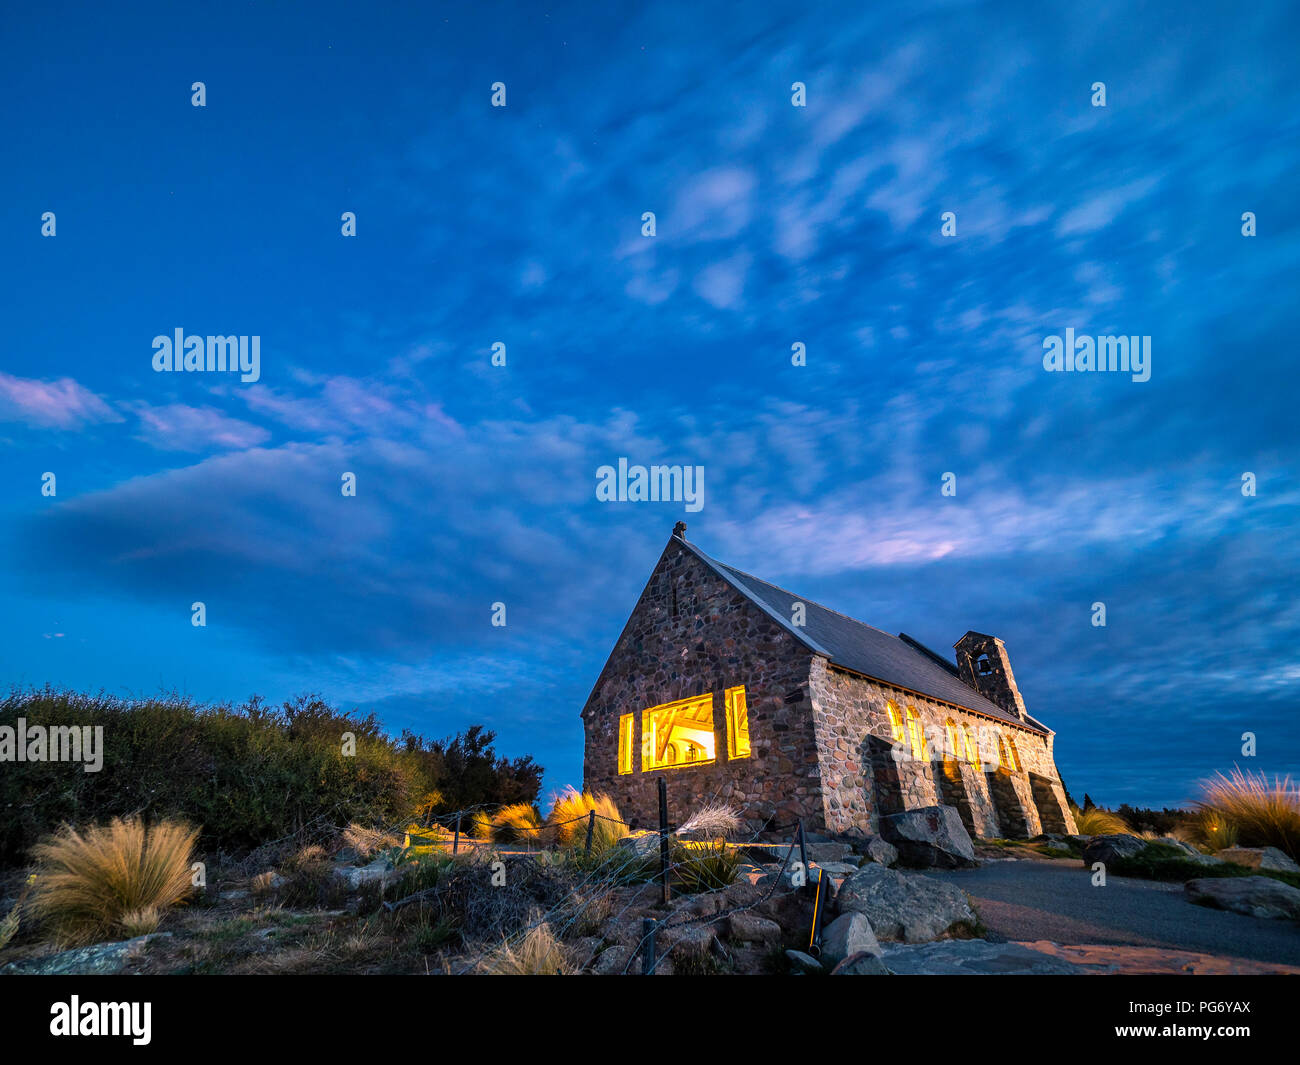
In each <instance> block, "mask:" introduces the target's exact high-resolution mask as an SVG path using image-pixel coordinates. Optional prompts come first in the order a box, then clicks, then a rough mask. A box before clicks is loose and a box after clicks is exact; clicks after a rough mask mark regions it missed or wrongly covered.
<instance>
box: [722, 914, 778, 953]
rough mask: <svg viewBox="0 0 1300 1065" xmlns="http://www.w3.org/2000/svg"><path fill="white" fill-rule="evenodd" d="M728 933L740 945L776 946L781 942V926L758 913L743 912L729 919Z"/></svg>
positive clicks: (732, 915)
mask: <svg viewBox="0 0 1300 1065" xmlns="http://www.w3.org/2000/svg"><path fill="white" fill-rule="evenodd" d="M727 933H728V935H729V936H730V937H731V938H732V939H734V940H736V942H738V943H765V944H767V945H768V946H775V945H776V944H778V943H780V942H781V926H780V925H779V924H777V923H776V922H775V921H769V920H768V919H767V918H766V917H760V916H759V915H758V914H756V913H749V912H747V911H741V912H739V913H733V914H731V916H729V917H728V918H727Z"/></svg>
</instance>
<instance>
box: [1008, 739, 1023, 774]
mask: <svg viewBox="0 0 1300 1065" xmlns="http://www.w3.org/2000/svg"><path fill="white" fill-rule="evenodd" d="M1007 768H1008V769H1010V770H1011V771H1012V772H1013V773H1019V772H1020V769H1021V765H1020V752H1019V751H1018V750H1016V741H1015V739H1014V738H1013V737H1011V736H1008V737H1007Z"/></svg>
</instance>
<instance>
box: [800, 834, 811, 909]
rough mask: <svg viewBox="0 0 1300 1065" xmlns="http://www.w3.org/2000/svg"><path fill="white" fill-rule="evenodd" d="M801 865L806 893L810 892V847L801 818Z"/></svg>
mask: <svg viewBox="0 0 1300 1065" xmlns="http://www.w3.org/2000/svg"><path fill="white" fill-rule="evenodd" d="M798 833H799V864H800V865H801V866H803V882H804V893H805V894H806V893H807V891H808V881H809V875H810V874H809V870H808V847H807V845H806V844H805V842H804V838H803V818H802V817H801V818H799V828H798Z"/></svg>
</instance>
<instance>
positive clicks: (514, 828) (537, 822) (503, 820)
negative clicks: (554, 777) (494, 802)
mask: <svg viewBox="0 0 1300 1065" xmlns="http://www.w3.org/2000/svg"><path fill="white" fill-rule="evenodd" d="M552 831H553V830H552V829H550V828H548V827H546V826H545V825H543V824H542V818H541V815H540V814H538V812H537V807H535V806H533V805H532V803H527V802H516V803H511V804H510V805H509V806H503V807H501V809H500V810H498V811H497V812H496V813H495V814H494V815H493V816H492V838H493V839H494V840H496V841H497V842H498V843H528V844H531V845H533V846H541V845H542V844H544V843H546V842H548V841H549V839H550V838H551V833H552Z"/></svg>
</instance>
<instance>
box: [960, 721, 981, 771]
mask: <svg viewBox="0 0 1300 1065" xmlns="http://www.w3.org/2000/svg"><path fill="white" fill-rule="evenodd" d="M962 732H963V733H964V734H965V736H966V761H967V762H969V763H970V764H971V765H973V766H974V767H975V768H976V769H982V768H983V764H982V763H981V761H980V746H979V744H978V743H976V742H975V733H974V732H972V731H971V727H970V726H969V725H965V726H963V727H962Z"/></svg>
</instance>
